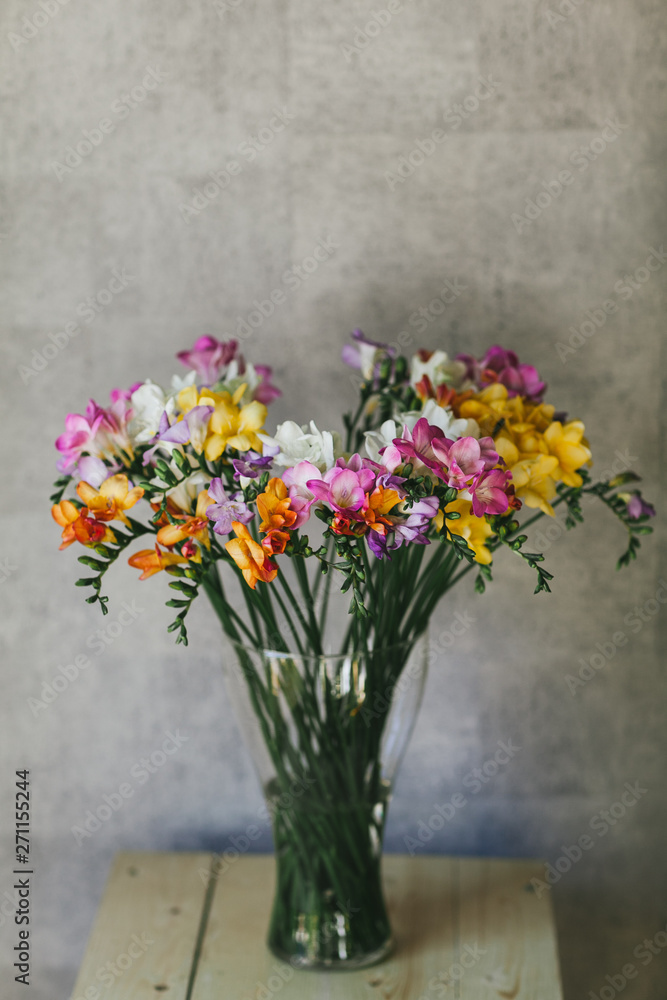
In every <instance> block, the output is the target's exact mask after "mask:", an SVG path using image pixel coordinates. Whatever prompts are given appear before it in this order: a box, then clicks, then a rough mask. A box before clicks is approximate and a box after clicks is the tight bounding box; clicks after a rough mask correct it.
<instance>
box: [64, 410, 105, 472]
mask: <svg viewBox="0 0 667 1000" xmlns="http://www.w3.org/2000/svg"><path fill="white" fill-rule="evenodd" d="M91 405H92V406H95V404H94V403H93V401H92V400H91V401H90V403H89V404H88V408H87V409H86V415H85V416H82V415H81V414H80V413H68V414H67V416H66V417H65V431H64V433H63V434H61V435H60V437H59V438H58V439H57V441H56V448H57V449H58V451H59V452H61V453H62V456H63V457H62V458H61V459H59V460H58V466H57V468H58V471H59V472H64V473H65V474H66V475H67V474H69V473H71V472H73V471H74V469H75V468H76V463H77V462H78V461H79V459H80V458H81V456H82V455H83V454H84V452H90V451H92V450H93V449H94V441H95V436H96V434H97V432H98V430H99V427H100V424H101V423H102V420H103V419H104V418H103V414H102V411H100V412H99V413H97V414H95V415H93V412H92V411H91Z"/></svg>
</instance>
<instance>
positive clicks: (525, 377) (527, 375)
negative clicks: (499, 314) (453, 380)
mask: <svg viewBox="0 0 667 1000" xmlns="http://www.w3.org/2000/svg"><path fill="white" fill-rule="evenodd" d="M456 360H457V361H462V362H463V364H464V365H465V366H466V378H467V379H470V380H471V381H472V382H475V383H476V384H477V385H491V384H492V383H494V382H500V383H501V385H504V386H505V387H506V389H507V392H508V395H509V396H525V398H526V399H530V400H532V401H533V402H535V403H539V402H541V401H542V396H543V395H544V390H545V389H546V387H547V386H546V382H542V380H541V379H540V376H539V375H538V372H537V369H536V368H533V366H532V365H522V364H519V358H518V357H517V355H516V354H515V353H514V351H508V350H506V349H505V348H504V347H500V346H499V345H498V344H494V346H493V347H490V348H489V349H488V351H487V352H486V354H485V355H484V357H483V358H480V359H479V360H477V359H476V358H474V357H473V356H472V355H471V354H457V356H456Z"/></svg>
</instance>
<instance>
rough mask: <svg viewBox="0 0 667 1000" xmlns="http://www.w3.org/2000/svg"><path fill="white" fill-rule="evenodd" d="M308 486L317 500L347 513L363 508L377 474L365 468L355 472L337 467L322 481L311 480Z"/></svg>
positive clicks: (325, 475) (326, 474) (327, 473)
mask: <svg viewBox="0 0 667 1000" xmlns="http://www.w3.org/2000/svg"><path fill="white" fill-rule="evenodd" d="M306 485H307V487H308V489H309V490H310V491H311V493H312V494H313V496H314V497H316V499H318V500H323V501H324V503H327V504H328V505H329V506H330V507H331V508H332V509H333V510H336V511H339V512H340V513H346V512H348V511H356V510H360V509H361V507H363V505H364V501H365V500H366V493H367V492H368V491H369V490H372V489H373V487H374V486H375V473H374V472H373V471H372V470H371V469H365V468H360V469H359V470H358V471H356V472H355V471H354V469H349V468H340V467H336V468H333V469H330V470H329V471H328V472H326V473H325V474H324V476H323V477H322V479H309V480H308V482H307V483H306Z"/></svg>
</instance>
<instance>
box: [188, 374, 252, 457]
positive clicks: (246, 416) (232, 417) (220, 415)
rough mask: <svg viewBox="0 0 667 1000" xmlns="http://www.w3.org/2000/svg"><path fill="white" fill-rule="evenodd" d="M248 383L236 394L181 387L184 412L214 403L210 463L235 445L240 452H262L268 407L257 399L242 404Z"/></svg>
mask: <svg viewBox="0 0 667 1000" xmlns="http://www.w3.org/2000/svg"><path fill="white" fill-rule="evenodd" d="M247 388H248V387H247V385H246V383H245V382H244V383H243V385H240V386H239V387H238V389H237V390H236V392H235V393H234V395H232V394H231V393H229V392H213V391H212V390H211V389H202V391H201V393H198V392H197V389H196V387H195V386H192V385H190V386H187V388H185V389H181V391H180V392H179V394H178V396H177V397H176V398H177V402H178V405H179V407H180V409H181V410H182V411H183V413H187V412H188V411H189V410H191V409H193V407H195V406H212V407H213V413H212V414H211V416H210V418H209V422H208V432H207V435H206V443H205V445H204V454H205V455H206V458H207V459H208V460H209V461H210V462H215V461H216V459H218V458H220V456H221V455H222V453H223V451H224V450H225V448H227V447H229V448H235V449H236V450H237V451H250V449H251V448H252V449H253V451H258V452H260V453H261V451H262V442H261V441H260V439H259V438H258V437H257V431H260V430H261V429H262V427H263V426H264V421H265V420H266V414H267V412H268V411H267V409H266V406H265V405H264V403H260V402H258V401H257V400H253V401H252V402H251V403H246V405H245V406H239V403H240V401H241V399H242V398H243V394H244V393H245V391H246V389H247Z"/></svg>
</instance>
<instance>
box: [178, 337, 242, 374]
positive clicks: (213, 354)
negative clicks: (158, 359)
mask: <svg viewBox="0 0 667 1000" xmlns="http://www.w3.org/2000/svg"><path fill="white" fill-rule="evenodd" d="M238 346H239V345H238V341H236V340H227V341H219V340H216V339H215V337H200V338H199V340H196V341H195V343H194V345H193V346H192V347H191V348H190V350H189V351H179V352H178V354H177V355H176V357H177V358H178V360H179V361H182V362H183V364H184V365H187V367H188V368H194V370H195V371H196V372H197V374H198V375H199V377H200V379H201V380H202V383H203V384H204V385H209V386H210V385H214V384H215V382H217V381H218V379H219V378H220V375H221V374H222V372H223V371H224V370H225V368H226V367H227V365H228V364H229V363H230V361H233V360H234V358H236V357H237V353H236V351H237V348H238Z"/></svg>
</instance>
